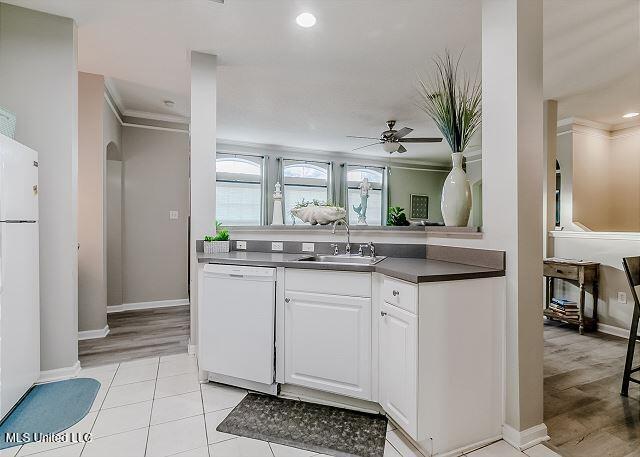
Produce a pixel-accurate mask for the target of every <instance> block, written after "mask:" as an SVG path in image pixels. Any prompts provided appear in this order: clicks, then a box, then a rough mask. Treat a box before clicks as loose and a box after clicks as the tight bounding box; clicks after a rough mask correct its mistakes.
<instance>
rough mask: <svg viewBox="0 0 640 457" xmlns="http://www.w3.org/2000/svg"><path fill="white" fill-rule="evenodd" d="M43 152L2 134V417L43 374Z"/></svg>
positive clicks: (0, 312)
mask: <svg viewBox="0 0 640 457" xmlns="http://www.w3.org/2000/svg"><path fill="white" fill-rule="evenodd" d="M38 268H39V262H38V154H37V153H36V152H35V151H34V150H32V149H29V148H28V147H26V146H24V145H22V144H20V143H18V142H16V141H14V140H12V139H10V138H8V137H6V136H4V135H0V418H1V417H4V416H5V415H6V414H7V413H8V412H9V411H10V410H11V409H12V408H13V407H14V406H15V404H16V403H17V402H18V401H19V400H20V398H21V397H22V396H23V395H24V394H25V393H26V392H27V391H28V390H29V388H30V387H31V386H32V385H33V384H34V383H35V382H36V381H37V379H38V376H39V375H40V291H39V272H38Z"/></svg>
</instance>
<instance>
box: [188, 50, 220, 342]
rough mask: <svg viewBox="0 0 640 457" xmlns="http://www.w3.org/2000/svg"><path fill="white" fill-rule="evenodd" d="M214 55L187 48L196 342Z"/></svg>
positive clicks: (212, 191) (210, 162)
mask: <svg viewBox="0 0 640 457" xmlns="http://www.w3.org/2000/svg"><path fill="white" fill-rule="evenodd" d="M217 66H218V63H217V57H216V56H214V55H211V54H205V53H201V52H195V51H192V52H191V126H190V138H191V150H190V158H191V160H190V200H191V201H190V207H191V243H190V246H189V249H190V253H191V278H190V284H189V291H190V300H191V344H192V345H197V344H198V343H197V341H198V333H197V322H198V316H197V299H198V292H197V281H196V280H197V274H198V268H197V267H198V260H197V258H196V240H201V239H203V238H204V236H205V235H210V234H211V233H212V232H214V231H215V219H216V211H215V206H216V71H217Z"/></svg>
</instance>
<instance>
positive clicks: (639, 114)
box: [622, 113, 640, 119]
mask: <svg viewBox="0 0 640 457" xmlns="http://www.w3.org/2000/svg"><path fill="white" fill-rule="evenodd" d="M636 116H640V113H627V114H625V115H624V116H622V117H624V118H626V119H629V118H630V117H636Z"/></svg>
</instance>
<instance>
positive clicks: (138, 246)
mask: <svg viewBox="0 0 640 457" xmlns="http://www.w3.org/2000/svg"><path fill="white" fill-rule="evenodd" d="M188 140H189V138H188V135H187V134H186V133H178V132H169V131H161V130H151V129H145V128H139V127H123V129H122V153H123V157H124V161H123V169H124V172H123V174H124V188H123V195H124V197H123V198H124V233H123V235H124V236H123V265H124V266H123V294H124V296H123V301H124V302H125V303H138V302H148V301H160V300H176V299H186V298H187V297H188V292H187V291H188V282H187V277H188V218H187V216H188V211H189V156H188ZM170 210H177V211H179V218H178V220H170V219H169V211H170Z"/></svg>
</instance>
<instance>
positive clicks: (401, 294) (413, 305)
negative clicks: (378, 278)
mask: <svg viewBox="0 0 640 457" xmlns="http://www.w3.org/2000/svg"><path fill="white" fill-rule="evenodd" d="M382 299H383V300H384V301H385V302H387V303H389V304H391V305H395V306H397V307H399V308H402V309H404V310H406V311H409V312H410V313H413V314H416V313H417V310H418V286H417V285H415V284H411V283H408V282H404V281H400V280H398V279H391V278H387V277H385V278H384V279H383V281H382Z"/></svg>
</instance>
